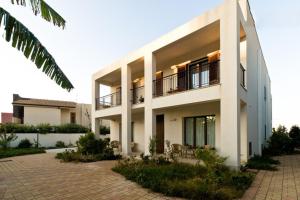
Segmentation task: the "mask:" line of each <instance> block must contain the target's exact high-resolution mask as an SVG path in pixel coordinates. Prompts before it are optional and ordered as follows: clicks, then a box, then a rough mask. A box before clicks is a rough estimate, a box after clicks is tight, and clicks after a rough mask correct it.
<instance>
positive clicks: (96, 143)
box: [76, 133, 109, 155]
mask: <svg viewBox="0 0 300 200" xmlns="http://www.w3.org/2000/svg"><path fill="white" fill-rule="evenodd" d="M76 144H77V147H78V151H79V152H80V153H81V154H84V155H88V154H99V153H103V151H104V149H106V148H108V146H109V142H108V141H107V140H101V139H99V140H97V139H96V138H95V134H94V133H87V134H85V135H82V136H80V138H79V140H78V141H77V142H76Z"/></svg>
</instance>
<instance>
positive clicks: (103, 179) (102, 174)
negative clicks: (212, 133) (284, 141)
mask: <svg viewBox="0 0 300 200" xmlns="http://www.w3.org/2000/svg"><path fill="white" fill-rule="evenodd" d="M54 155H55V154H51V153H48V154H38V155H28V156H21V157H14V158H7V159H2V160H1V159H0V199H1V200H2V199H6V200H8V199H9V200H19V199H20V200H29V199H34V200H42V199H44V200H68V199H72V200H76V199H78V200H79V199H80V200H96V199H116V200H117V199H174V198H167V197H164V196H163V195H161V194H157V193H153V192H150V191H149V190H147V189H143V188H141V187H140V186H138V185H137V184H135V183H133V182H130V181H127V180H125V179H124V178H123V177H122V176H121V175H119V174H116V173H114V172H112V171H111V170H110V169H111V167H112V166H114V164H115V161H101V162H96V163H85V164H81V163H78V164H74V163H60V162H59V161H58V160H56V159H54ZM279 160H280V162H281V163H282V164H281V166H280V167H279V170H278V171H274V172H272V171H260V172H259V173H258V175H257V176H256V179H255V181H254V182H253V184H252V186H251V188H250V189H249V190H248V191H247V192H246V193H245V195H244V197H243V198H242V199H243V200H248V199H249V200H250V199H258V200H260V199H261V200H262V199H267V200H269V199H270V200H273V199H282V200H297V199H300V155H292V156H284V157H280V158H279Z"/></svg>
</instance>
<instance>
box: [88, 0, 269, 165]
mask: <svg viewBox="0 0 300 200" xmlns="http://www.w3.org/2000/svg"><path fill="white" fill-rule="evenodd" d="M92 80H93V103H92V129H93V130H94V131H96V132H97V130H99V128H98V126H99V123H100V122H99V121H100V120H101V119H109V120H111V122H110V127H111V134H110V137H111V140H119V141H120V142H121V144H122V152H123V153H124V154H131V144H132V141H133V142H134V143H136V145H137V151H139V152H145V153H146V154H148V153H149V150H148V146H149V138H150V137H154V136H156V139H157V151H158V153H163V152H164V149H165V148H166V144H165V141H166V140H168V141H170V143H171V144H173V143H177V144H182V145H189V146H192V147H197V146H204V145H210V146H212V147H215V148H216V149H217V150H218V152H219V153H220V154H221V155H222V156H228V159H227V164H228V165H230V166H233V167H239V166H240V163H241V161H246V160H247V159H248V158H249V157H251V156H253V155H254V154H261V152H262V148H263V145H264V144H265V142H266V140H267V139H268V137H269V136H270V134H271V132H272V130H271V129H272V96H271V83H270V77H269V74H268V70H267V67H266V64H265V60H264V57H263V53H262V50H261V46H260V43H259V39H258V35H257V32H256V29H255V22H254V20H253V16H252V14H251V11H250V8H249V3H248V1H247V0H234V1H233V0H225V2H224V3H223V4H221V5H220V6H218V7H216V8H214V9H212V10H210V11H208V12H206V13H204V14H203V15H201V16H199V17H196V18H195V19H193V20H192V21H190V22H188V23H186V24H184V25H182V26H180V27H178V28H177V29H175V30H173V31H172V32H170V33H168V34H166V35H164V36H162V37H161V38H159V39H157V40H155V41H154V42H152V43H150V44H148V45H146V46H144V47H142V48H141V49H139V50H137V51H135V52H132V53H130V54H129V55H127V56H126V57H124V58H123V59H120V60H118V61H116V62H115V63H113V64H111V65H109V66H106V67H105V68H104V69H102V70H100V71H98V72H97V73H95V74H94V75H93V78H92ZM102 85H106V86H109V87H110V88H111V92H112V93H111V94H110V95H106V96H103V94H101V92H102V91H103V90H102V89H101V86H102Z"/></svg>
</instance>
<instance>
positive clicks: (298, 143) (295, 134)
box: [289, 125, 300, 147]
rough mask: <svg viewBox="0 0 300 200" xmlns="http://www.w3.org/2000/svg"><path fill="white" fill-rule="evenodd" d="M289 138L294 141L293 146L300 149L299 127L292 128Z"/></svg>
mask: <svg viewBox="0 0 300 200" xmlns="http://www.w3.org/2000/svg"><path fill="white" fill-rule="evenodd" d="M289 136H290V138H291V139H292V140H293V145H294V146H295V147H300V127H299V126H297V125H294V126H292V127H291V129H290V132H289Z"/></svg>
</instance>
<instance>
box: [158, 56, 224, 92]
mask: <svg viewBox="0 0 300 200" xmlns="http://www.w3.org/2000/svg"><path fill="white" fill-rule="evenodd" d="M218 83H220V63H219V61H215V62H210V63H208V62H205V63H204V62H197V61H195V62H192V63H190V64H189V65H187V69H186V70H182V71H179V72H178V73H176V74H171V75H169V76H165V77H163V78H160V79H156V80H154V81H153V91H154V92H153V96H154V97H158V96H166V95H170V94H173V93H177V92H182V91H186V90H191V89H196V88H202V87H208V86H211V85H215V84H218Z"/></svg>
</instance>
